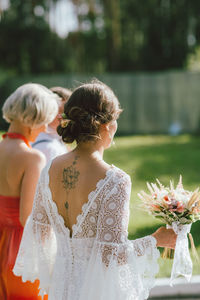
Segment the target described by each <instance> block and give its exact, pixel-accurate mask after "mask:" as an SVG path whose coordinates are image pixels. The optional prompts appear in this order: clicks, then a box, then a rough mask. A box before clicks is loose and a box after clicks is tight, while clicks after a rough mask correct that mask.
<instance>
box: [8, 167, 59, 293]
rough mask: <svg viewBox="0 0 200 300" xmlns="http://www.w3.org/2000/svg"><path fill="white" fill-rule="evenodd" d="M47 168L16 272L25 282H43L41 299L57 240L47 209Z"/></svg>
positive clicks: (49, 275)
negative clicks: (37, 280)
mask: <svg viewBox="0 0 200 300" xmlns="http://www.w3.org/2000/svg"><path fill="white" fill-rule="evenodd" d="M45 172H46V168H45V169H44V170H43V171H42V174H41V176H40V179H39V182H38V185H37V188H36V194H35V198H34V204H33V209H32V213H31V215H30V216H29V217H28V219H27V222H26V225H25V227H24V232H23V236H22V240H21V244H20V247H19V252H18V255H17V258H16V261H15V266H14V268H13V273H14V274H15V275H16V276H21V277H22V281H23V282H25V281H28V280H29V281H31V282H34V281H35V280H36V279H39V280H40V295H42V296H43V295H44V294H47V293H48V288H49V286H50V279H51V273H52V268H53V265H54V260H55V254H56V239H55V234H54V231H53V228H52V226H51V225H50V222H49V218H48V215H47V213H46V209H45V200H46V199H45V198H46V197H47V194H46V193H45V190H46V186H45V184H46V182H45V175H46V174H45Z"/></svg>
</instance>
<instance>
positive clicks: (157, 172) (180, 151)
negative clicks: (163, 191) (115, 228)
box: [104, 135, 200, 277]
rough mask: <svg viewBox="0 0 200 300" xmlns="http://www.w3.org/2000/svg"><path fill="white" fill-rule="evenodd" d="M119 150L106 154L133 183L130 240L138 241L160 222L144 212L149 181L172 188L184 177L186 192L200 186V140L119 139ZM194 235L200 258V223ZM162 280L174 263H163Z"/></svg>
mask: <svg viewBox="0 0 200 300" xmlns="http://www.w3.org/2000/svg"><path fill="white" fill-rule="evenodd" d="M115 143H116V144H115V146H113V147H111V148H110V149H108V150H107V151H106V152H105V156H104V158H105V160H106V161H107V162H108V163H110V164H114V165H116V166H117V167H119V168H121V169H123V170H124V171H126V172H127V173H128V174H129V175H130V176H131V179H132V194H131V202H130V222H129V238H130V239H135V238H140V237H143V236H145V235H148V234H151V233H153V232H154V231H155V230H156V229H157V228H158V227H159V226H161V225H163V224H162V223H160V221H158V220H156V219H154V218H153V217H152V216H149V215H148V214H147V213H145V212H143V211H141V210H140V209H139V208H138V207H139V200H138V197H137V193H138V192H139V191H140V190H141V189H146V184H145V183H146V181H149V182H154V181H155V179H156V178H159V179H160V181H161V182H162V183H164V184H166V185H168V183H169V180H170V179H173V180H174V182H177V181H178V179H179V175H180V174H182V175H183V184H184V187H185V188H186V189H189V190H194V189H195V188H196V187H197V186H199V185H200V137H193V136H190V135H182V136H178V137H170V136H163V135H162V136H130V137H118V138H116V139H115ZM191 232H192V235H193V238H194V241H195V245H196V247H197V250H198V253H199V256H200V222H199V221H198V222H196V223H194V224H193V226H192V231H191ZM159 264H160V272H159V274H158V276H159V277H163V276H170V272H171V266H172V260H163V259H160V261H159ZM199 271H200V266H199V265H197V264H196V265H195V264H194V271H193V274H199Z"/></svg>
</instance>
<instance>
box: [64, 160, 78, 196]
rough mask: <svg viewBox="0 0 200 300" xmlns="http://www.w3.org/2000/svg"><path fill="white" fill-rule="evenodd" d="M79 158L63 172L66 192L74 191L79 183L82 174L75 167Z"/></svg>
mask: <svg viewBox="0 0 200 300" xmlns="http://www.w3.org/2000/svg"><path fill="white" fill-rule="evenodd" d="M77 159H78V156H75V159H74V161H73V163H72V165H71V166H69V167H67V168H64V170H63V181H62V182H63V185H64V188H65V189H66V190H71V189H74V188H75V186H76V183H77V181H78V177H79V175H80V172H79V171H77V170H76V168H75V166H76V163H77Z"/></svg>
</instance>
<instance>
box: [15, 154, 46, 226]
mask: <svg viewBox="0 0 200 300" xmlns="http://www.w3.org/2000/svg"><path fill="white" fill-rule="evenodd" d="M24 160H25V170H24V174H23V178H22V183H21V192H20V213H19V220H20V223H21V224H22V226H23V227H24V225H25V223H26V220H27V218H28V216H29V215H30V213H31V210H32V206H33V200H34V196H35V190H36V186H37V182H38V179H39V177H40V173H41V170H42V169H43V168H44V166H45V163H46V159H45V156H44V155H43V154H42V153H40V152H39V151H34V152H33V153H28V154H27V156H26V157H25V158H24Z"/></svg>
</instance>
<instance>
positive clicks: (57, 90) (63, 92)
mask: <svg viewBox="0 0 200 300" xmlns="http://www.w3.org/2000/svg"><path fill="white" fill-rule="evenodd" d="M50 90H51V91H52V92H53V93H54V94H57V95H58V96H59V97H60V98H61V101H64V102H66V101H67V100H68V99H69V97H70V96H71V94H72V91H70V90H69V89H66V88H63V87H60V86H55V87H51V88H50Z"/></svg>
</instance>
